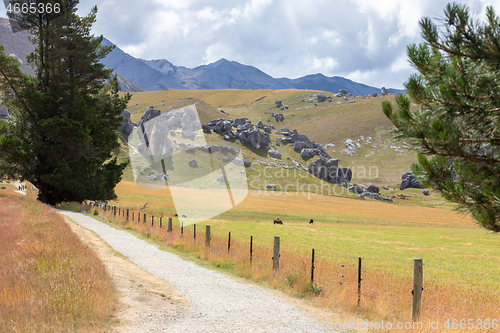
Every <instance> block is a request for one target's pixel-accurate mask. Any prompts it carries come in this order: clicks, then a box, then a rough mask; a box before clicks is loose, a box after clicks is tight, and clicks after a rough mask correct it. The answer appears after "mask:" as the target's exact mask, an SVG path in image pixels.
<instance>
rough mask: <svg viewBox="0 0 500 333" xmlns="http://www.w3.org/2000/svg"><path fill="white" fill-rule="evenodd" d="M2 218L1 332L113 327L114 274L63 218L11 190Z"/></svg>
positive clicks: (0, 206)
mask: <svg viewBox="0 0 500 333" xmlns="http://www.w3.org/2000/svg"><path fill="white" fill-rule="evenodd" d="M0 216H1V218H0V226H1V229H2V232H1V233H0V253H2V256H0V332H70V331H71V332H102V331H105V330H109V329H110V327H111V324H112V323H111V319H110V315H111V314H112V311H114V309H115V306H116V303H117V295H116V294H115V289H114V287H113V283H112V281H111V278H110V276H109V275H108V273H107V272H106V270H105V267H104V265H103V263H102V262H101V261H100V259H99V258H98V257H97V255H96V253H95V252H93V251H92V250H91V249H90V248H89V247H88V246H86V245H83V244H82V243H81V241H80V240H79V238H78V237H77V236H76V235H75V234H74V233H73V232H72V231H71V230H70V227H69V226H68V225H67V224H66V223H65V222H64V220H63V218H62V217H61V216H60V215H59V214H57V213H56V212H55V211H54V210H53V209H52V208H50V207H48V206H46V205H43V204H41V203H38V202H36V201H34V200H32V199H29V198H26V197H23V196H21V195H18V194H15V193H13V192H10V191H8V192H7V190H1V192H0Z"/></svg>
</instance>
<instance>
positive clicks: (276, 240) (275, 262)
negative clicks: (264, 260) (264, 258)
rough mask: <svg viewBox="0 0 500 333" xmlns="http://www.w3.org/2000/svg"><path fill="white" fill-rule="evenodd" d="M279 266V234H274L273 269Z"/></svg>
mask: <svg viewBox="0 0 500 333" xmlns="http://www.w3.org/2000/svg"><path fill="white" fill-rule="evenodd" d="M279 268H280V238H279V236H274V246H273V270H274V271H275V270H278V269H279Z"/></svg>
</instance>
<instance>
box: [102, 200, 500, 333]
mask: <svg viewBox="0 0 500 333" xmlns="http://www.w3.org/2000/svg"><path fill="white" fill-rule="evenodd" d="M142 214H143V212H141V222H137V220H134V221H126V220H125V218H124V217H123V216H118V217H116V218H113V216H112V213H110V212H109V211H108V212H104V211H103V210H102V209H99V215H100V216H101V217H103V218H106V219H108V220H110V221H112V222H113V223H116V224H118V225H121V226H122V227H124V228H126V229H129V230H134V231H136V232H138V233H139V234H141V235H143V237H145V238H147V239H149V240H150V241H153V242H158V243H159V244H164V245H168V246H170V247H173V248H175V249H177V250H178V251H181V252H183V253H187V254H189V255H190V256H192V257H193V258H195V259H198V260H201V261H203V262H207V263H209V264H211V265H212V266H213V267H215V268H218V269H221V270H223V271H225V272H229V273H231V274H235V275H238V276H241V277H245V278H248V279H251V280H253V281H257V282H259V283H262V284H264V285H266V286H269V287H272V288H275V289H279V290H281V291H284V292H286V293H288V294H290V295H293V296H295V297H299V298H306V299H309V300H311V301H312V302H313V304H315V305H316V306H319V307H324V308H328V309H334V310H335V309H338V310H344V311H350V312H351V313H354V314H356V315H357V316H359V317H361V318H365V319H366V320H368V321H369V322H373V323H376V322H381V321H382V320H384V321H385V322H388V321H389V322H391V323H398V322H402V323H407V322H411V303H412V294H411V291H412V288H413V283H412V267H413V266H412V261H390V260H379V259H377V258H364V259H363V261H362V284H361V296H360V299H359V306H358V266H357V265H358V258H357V257H354V256H349V255H343V254H339V253H334V252H329V251H325V250H318V251H316V258H315V269H314V281H312V282H311V248H309V247H304V246H300V245H297V244H294V243H290V242H288V241H287V240H285V239H286V237H282V239H283V241H282V243H281V251H280V268H279V270H277V271H273V269H272V257H273V244H272V238H271V237H263V236H257V237H254V239H253V253H252V260H251V261H250V236H249V234H247V233H243V232H232V233H231V246H230V250H229V251H228V231H227V230H224V229H222V228H218V227H213V226H212V228H211V240H210V247H206V245H205V225H204V224H199V225H197V227H196V239H194V238H193V232H194V226H193V225H190V226H187V227H185V228H183V233H181V228H180V227H179V225H178V223H176V222H177V221H176V220H175V219H174V221H173V222H174V223H173V230H172V232H170V233H169V232H167V220H168V219H167V218H165V219H163V227H162V228H159V222H158V219H155V223H154V225H151V220H150V215H148V219H147V220H146V222H143V218H142ZM134 216H137V215H136V214H134ZM280 227H282V226H280ZM424 265H425V263H424ZM397 266H398V267H397ZM445 273H450V272H445ZM475 278H476V282H475V283H469V282H467V283H466V282H465V281H464V280H463V279H462V276H461V275H460V274H459V272H452V274H443V271H442V270H440V269H437V268H434V267H426V266H424V297H423V299H422V314H421V317H420V320H419V321H420V322H421V323H422V329H420V328H418V329H414V330H403V331H406V332H435V331H436V330H433V329H432V328H429V326H428V325H429V322H435V321H439V323H440V331H441V332H446V331H447V329H446V328H445V327H444V325H445V324H446V322H447V320H448V323H449V325H450V327H451V325H452V324H453V320H454V319H457V318H458V322H459V321H460V319H474V320H475V321H476V320H483V321H484V320H486V319H490V322H491V320H493V319H495V318H498V314H499V313H498V304H499V302H500V293H498V289H499V288H498V284H497V283H496V281H491V279H488V278H486V277H480V276H476V277H475ZM457 281H459V282H457ZM485 281H486V284H485ZM378 331H380V330H378ZM452 331H453V332H458V331H460V329H458V330H452ZM463 331H470V330H467V329H464V330H463ZM474 331H477V332H482V331H484V332H487V331H488V330H487V329H485V330H477V329H476V330H474Z"/></svg>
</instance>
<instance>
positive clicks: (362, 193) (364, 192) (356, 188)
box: [348, 184, 392, 202]
mask: <svg viewBox="0 0 500 333" xmlns="http://www.w3.org/2000/svg"><path fill="white" fill-rule="evenodd" d="M371 186H374V185H370V186H369V187H368V188H370V187H371ZM348 190H349V192H351V193H355V194H359V198H360V199H364V198H373V199H376V200H384V201H389V202H392V198H391V197H389V196H385V197H383V196H381V195H380V194H378V193H372V192H370V191H368V189H365V187H364V186H363V185H358V184H354V185H351V186H349V188H348Z"/></svg>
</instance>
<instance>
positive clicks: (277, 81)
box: [102, 39, 404, 95]
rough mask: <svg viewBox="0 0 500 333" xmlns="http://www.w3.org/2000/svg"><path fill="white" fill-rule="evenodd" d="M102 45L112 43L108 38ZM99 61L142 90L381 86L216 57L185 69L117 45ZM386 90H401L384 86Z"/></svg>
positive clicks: (361, 91) (363, 91)
mask: <svg viewBox="0 0 500 333" xmlns="http://www.w3.org/2000/svg"><path fill="white" fill-rule="evenodd" d="M103 44H105V45H113V44H112V43H111V42H110V41H109V40H107V39H105V40H104V41H103ZM102 62H103V63H104V64H105V65H106V66H107V67H109V68H113V69H114V70H115V71H116V72H117V73H118V74H119V75H121V76H122V77H124V78H125V79H127V80H128V81H130V82H132V83H133V84H135V85H137V86H139V87H141V88H142V89H144V90H146V91H154V90H163V89H290V88H291V89H310V90H322V91H329V92H338V91H339V89H345V90H348V91H349V92H350V93H352V94H353V95H371V94H373V93H380V92H381V87H379V88H377V87H371V86H368V85H365V84H361V83H357V82H354V81H351V80H349V79H346V78H343V77H339V76H333V77H327V76H325V75H323V74H313V75H307V76H304V77H301V78H298V79H289V78H273V77H272V76H270V75H268V74H266V73H264V72H263V71H261V70H259V69H258V68H255V67H253V66H248V65H243V64H240V63H238V62H236V61H229V60H227V59H224V58H223V59H220V60H218V61H216V62H214V63H211V64H208V65H203V66H198V67H196V68H186V67H182V66H175V65H174V64H172V63H171V62H169V61H168V60H165V59H160V60H144V59H140V58H135V57H133V56H131V55H129V54H127V53H125V52H124V51H123V50H121V49H120V48H118V47H115V49H114V50H113V51H112V52H111V53H110V54H109V55H108V56H107V57H106V58H105V59H103V60H102ZM387 91H388V92H389V93H403V92H404V91H402V90H398V89H387Z"/></svg>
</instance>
